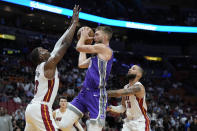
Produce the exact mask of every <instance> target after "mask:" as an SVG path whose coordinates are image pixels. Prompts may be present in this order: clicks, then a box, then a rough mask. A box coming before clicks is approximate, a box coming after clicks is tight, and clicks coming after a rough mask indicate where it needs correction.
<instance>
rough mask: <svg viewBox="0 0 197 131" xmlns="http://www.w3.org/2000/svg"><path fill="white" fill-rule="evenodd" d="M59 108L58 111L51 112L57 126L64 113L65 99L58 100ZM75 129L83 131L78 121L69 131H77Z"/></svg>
mask: <svg viewBox="0 0 197 131" xmlns="http://www.w3.org/2000/svg"><path fill="white" fill-rule="evenodd" d="M59 106H60V108H59V109H56V110H55V111H53V118H54V119H55V122H56V124H57V126H59V122H60V121H61V119H62V116H63V114H64V113H65V112H66V108H67V99H66V98H65V97H61V98H60V101H59ZM76 128H77V129H78V130H79V131H84V130H83V128H82V126H81V124H80V123H79V122H78V121H77V122H75V123H74V126H73V127H72V130H71V131H77V130H76Z"/></svg>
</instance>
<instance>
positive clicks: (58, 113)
mask: <svg viewBox="0 0 197 131" xmlns="http://www.w3.org/2000/svg"><path fill="white" fill-rule="evenodd" d="M64 113H65V112H63V113H62V112H61V111H60V109H56V110H55V118H54V119H55V122H56V124H57V126H59V122H60V121H61V119H62V116H63V114H64Z"/></svg>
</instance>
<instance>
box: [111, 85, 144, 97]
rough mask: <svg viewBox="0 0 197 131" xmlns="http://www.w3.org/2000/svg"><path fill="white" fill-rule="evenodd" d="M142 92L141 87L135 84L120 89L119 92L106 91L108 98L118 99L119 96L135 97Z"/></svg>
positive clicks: (142, 88)
mask: <svg viewBox="0 0 197 131" xmlns="http://www.w3.org/2000/svg"><path fill="white" fill-rule="evenodd" d="M142 91H144V87H143V85H140V84H137V85H134V86H132V87H131V88H126V89H120V90H109V91H107V94H108V97H120V96H129V95H135V94H138V93H140V92H142Z"/></svg>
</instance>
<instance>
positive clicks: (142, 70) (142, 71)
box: [138, 65, 144, 77]
mask: <svg viewBox="0 0 197 131" xmlns="http://www.w3.org/2000/svg"><path fill="white" fill-rule="evenodd" d="M138 67H139V70H140V72H141V74H142V77H143V76H144V69H143V68H142V67H141V66H139V65H138Z"/></svg>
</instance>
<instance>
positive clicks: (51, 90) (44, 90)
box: [32, 62, 59, 107]
mask: <svg viewBox="0 0 197 131" xmlns="http://www.w3.org/2000/svg"><path fill="white" fill-rule="evenodd" d="M44 64H45V62H43V63H41V64H40V65H38V66H37V68H36V75H35V89H34V98H33V100H32V102H44V103H48V105H49V106H50V107H52V104H53V102H54V100H55V97H56V95H57V91H58V87H59V77H58V71H57V68H56V71H55V76H54V78H53V79H51V80H49V79H47V78H46V77H45V76H44Z"/></svg>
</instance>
